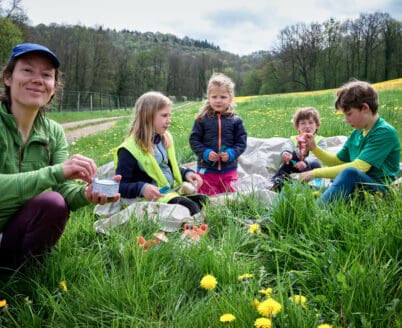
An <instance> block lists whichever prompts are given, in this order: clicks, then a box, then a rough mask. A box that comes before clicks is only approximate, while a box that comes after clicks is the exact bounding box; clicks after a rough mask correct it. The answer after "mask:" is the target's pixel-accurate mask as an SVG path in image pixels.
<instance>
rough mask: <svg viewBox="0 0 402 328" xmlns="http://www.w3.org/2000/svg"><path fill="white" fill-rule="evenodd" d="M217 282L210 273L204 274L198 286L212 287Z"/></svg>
mask: <svg viewBox="0 0 402 328" xmlns="http://www.w3.org/2000/svg"><path fill="white" fill-rule="evenodd" d="M217 284H218V282H217V281H216V278H215V277H214V276H213V275H210V274H207V275H205V276H204V277H203V278H202V279H201V281H200V286H201V287H202V288H204V289H214V288H215V287H216V285H217Z"/></svg>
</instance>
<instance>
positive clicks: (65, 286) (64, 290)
mask: <svg viewBox="0 0 402 328" xmlns="http://www.w3.org/2000/svg"><path fill="white" fill-rule="evenodd" d="M59 285H60V288H61V290H62V291H63V292H64V293H65V292H67V283H66V281H65V280H63V281H60V283H59Z"/></svg>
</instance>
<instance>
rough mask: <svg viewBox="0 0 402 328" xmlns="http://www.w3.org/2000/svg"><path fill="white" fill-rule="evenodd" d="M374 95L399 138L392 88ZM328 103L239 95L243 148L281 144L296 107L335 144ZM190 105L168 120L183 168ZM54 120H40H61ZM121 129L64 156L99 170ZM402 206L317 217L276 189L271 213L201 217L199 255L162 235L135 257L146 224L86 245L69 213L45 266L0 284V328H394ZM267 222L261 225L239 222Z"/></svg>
mask: <svg viewBox="0 0 402 328" xmlns="http://www.w3.org/2000/svg"><path fill="white" fill-rule="evenodd" d="M378 89H379V90H380V104H381V105H380V114H381V116H382V117H384V118H385V119H386V120H388V121H389V122H390V123H391V124H393V125H394V126H395V127H396V128H397V130H398V133H399V136H400V138H401V137H402V126H401V123H400V122H402V106H401V104H402V79H400V80H397V81H390V82H389V83H388V84H386V83H383V84H382V85H379V86H378ZM333 101H334V90H326V91H320V92H315V93H298V94H283V95H271V96H259V97H243V98H238V107H237V112H238V114H239V115H240V116H241V117H242V118H243V120H244V123H245V126H246V129H247V131H248V134H249V136H252V137H259V138H270V137H273V136H283V137H286V136H289V135H291V134H293V133H294V128H293V126H292V124H291V123H290V120H291V117H292V115H293V113H294V111H295V110H296V108H298V107H302V106H303V107H304V106H314V107H316V108H317V109H318V110H319V112H320V114H321V117H322V124H321V128H320V134H321V135H323V136H332V135H348V134H349V133H350V131H351V129H350V127H349V126H348V125H347V124H345V123H343V116H342V115H338V114H337V113H336V112H335V111H334V108H333ZM199 107H200V103H193V104H191V103H189V104H186V106H184V107H181V108H177V109H176V110H175V111H174V113H173V122H172V126H171V129H170V130H171V132H172V134H173V135H174V136H175V143H176V149H177V150H178V157H179V161H180V162H182V163H184V162H189V161H193V160H194V155H193V154H192V153H191V150H190V148H189V145H188V135H189V132H190V129H191V126H192V122H193V118H194V115H195V114H196V112H197V111H198V108H199ZM125 114H127V112H125ZM66 115H67V117H64V118H60V116H59V117H57V115H54V116H53V114H52V115H51V116H52V117H55V119H57V120H59V121H72V120H74V115H75V114H74V113H68V114H66ZM91 115H92V114H90V115H89V116H85V115H83V114H80V117H79V119H84V118H92V117H93V116H91ZM100 116H102V113H100ZM129 125H130V122H129V121H128V120H127V119H125V120H121V121H119V122H118V123H117V125H116V126H115V127H114V128H113V129H110V130H108V131H106V132H102V133H99V134H97V135H93V136H88V137H84V138H82V139H79V140H78V141H77V142H75V143H74V144H71V145H70V152H71V153H77V152H80V153H83V154H85V155H87V156H90V157H93V158H94V159H95V160H96V162H97V163H98V165H102V164H105V163H107V162H109V161H111V160H112V154H113V148H114V147H116V146H117V145H119V143H120V142H121V141H122V140H123V138H124V136H125V134H126V133H127V131H128V128H129ZM401 196H402V191H401V190H400V189H395V190H393V192H391V193H390V194H389V195H387V197H384V198H380V197H378V196H374V195H365V197H364V198H356V199H352V200H351V201H350V202H348V203H339V204H336V205H335V206H334V208H332V209H331V210H329V209H325V210H324V209H320V208H317V207H316V206H315V198H314V195H313V194H312V193H311V192H310V190H308V189H306V188H304V187H303V186H296V187H294V188H287V187H286V188H285V191H284V197H285V200H286V201H285V202H283V203H282V205H281V206H280V207H277V208H275V210H274V211H272V210H271V209H270V208H266V207H265V206H264V204H261V203H258V202H256V201H255V200H254V199H253V197H239V199H237V200H236V201H227V202H226V203H225V206H213V205H211V206H209V207H207V209H206V216H207V219H208V224H209V231H208V234H207V235H206V236H205V237H203V238H202V239H201V241H200V242H199V243H186V242H184V241H183V240H181V239H180V235H181V232H174V233H170V234H169V235H168V238H169V242H167V243H163V244H159V245H158V246H157V247H151V248H150V250H148V251H147V252H146V253H143V252H142V249H141V248H139V247H138V246H137V243H136V237H138V236H141V235H142V236H144V237H145V238H147V239H148V238H152V235H153V233H154V232H155V231H156V230H157V226H156V225H154V224H152V223H149V222H145V221H142V220H140V219H137V218H134V217H133V218H132V220H131V221H130V222H129V223H128V224H127V225H125V226H123V227H121V228H120V229H116V230H115V231H113V232H112V233H111V234H110V235H108V236H105V235H99V234H97V233H96V232H95V231H94V229H93V222H94V220H95V219H94V217H93V215H92V207H91V206H88V207H87V208H83V209H80V210H78V211H77V212H74V213H73V214H72V216H71V219H70V221H69V224H68V226H67V228H66V231H65V233H64V235H63V236H62V238H61V240H60V241H59V243H58V244H57V247H56V248H55V249H54V251H53V252H52V253H51V254H50V255H49V257H48V258H47V260H46V263H45V266H44V268H42V269H38V268H32V269H31V270H29V271H28V272H26V273H25V274H22V273H18V274H16V275H14V276H13V277H12V278H11V279H9V280H8V281H5V282H1V281H0V307H2V308H1V309H0V327H114V328H117V327H122V328H123V327H144V328H145V327H147V328H148V327H174V328H185V327H192V328H194V327H197V328H198V327H200V328H204V327H239V328H243V327H244V328H246V327H271V324H272V327H289V328H303V327H306V328H311V327H319V326H320V327H322V328H327V327H331V326H332V327H345V328H346V327H348V328H349V327H367V328H368V327H371V328H382V327H384V328H386V327H387V328H388V327H392V328H396V327H402V317H401V312H402V306H401V297H402V280H401V276H402V275H401V273H402V272H401V271H402V266H401V264H402V258H401V255H402V254H401V249H402V247H401V246H402V228H401V227H402V224H401V213H402V197H401ZM268 216H269V217H270V218H271V219H272V222H271V223H270V224H264V225H260V226H259V227H258V226H253V227H252V228H251V229H250V227H249V226H247V225H246V224H245V222H246V220H248V219H250V218H254V219H255V218H257V219H258V218H264V217H268ZM207 275H211V276H212V277H211V276H207ZM205 276H207V277H205ZM203 278H204V279H203ZM213 278H215V279H216V285H215V280H214V279H213ZM202 279H203V280H202ZM201 281H202V283H201ZM5 302H6V303H7V305H5ZM222 321H228V322H227V323H225V322H222Z"/></svg>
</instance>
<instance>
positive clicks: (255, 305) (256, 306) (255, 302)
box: [252, 299, 260, 310]
mask: <svg viewBox="0 0 402 328" xmlns="http://www.w3.org/2000/svg"><path fill="white" fill-rule="evenodd" d="M252 305H253V307H254V308H255V309H256V310H257V309H258V305H260V301H259V300H257V299H254V300H253V302H252Z"/></svg>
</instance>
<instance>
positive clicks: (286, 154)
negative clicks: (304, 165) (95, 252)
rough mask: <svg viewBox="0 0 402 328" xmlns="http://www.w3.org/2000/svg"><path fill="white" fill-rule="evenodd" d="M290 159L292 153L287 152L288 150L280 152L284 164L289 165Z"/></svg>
mask: <svg viewBox="0 0 402 328" xmlns="http://www.w3.org/2000/svg"><path fill="white" fill-rule="evenodd" d="M291 159H292V154H291V153H289V152H288V151H284V152H283V154H282V161H284V162H285V163H286V165H289V162H290V160H291Z"/></svg>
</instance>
